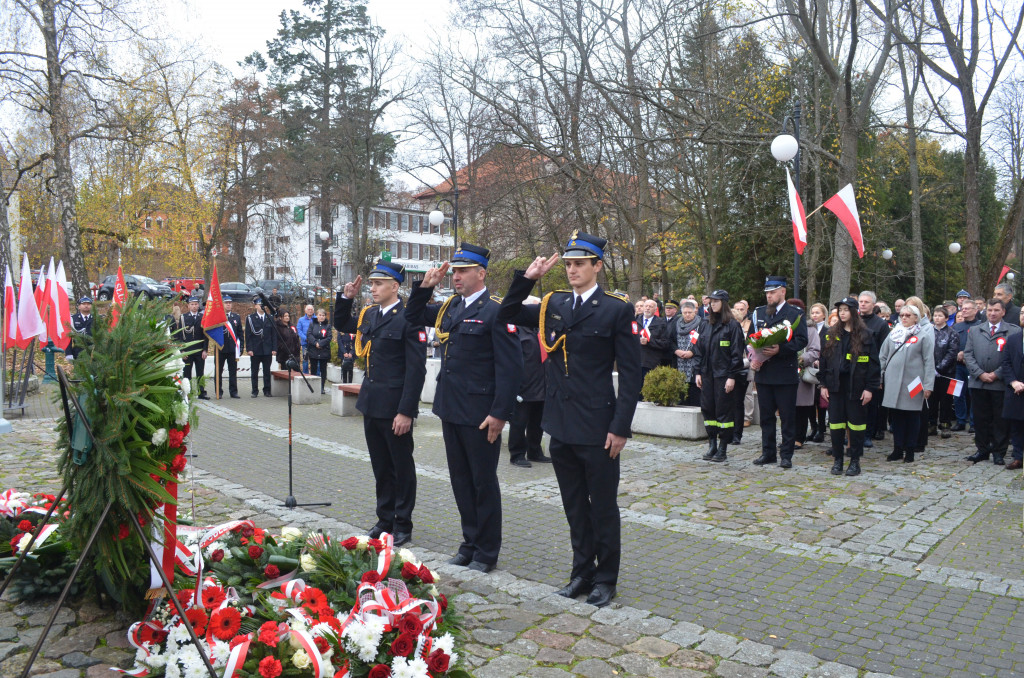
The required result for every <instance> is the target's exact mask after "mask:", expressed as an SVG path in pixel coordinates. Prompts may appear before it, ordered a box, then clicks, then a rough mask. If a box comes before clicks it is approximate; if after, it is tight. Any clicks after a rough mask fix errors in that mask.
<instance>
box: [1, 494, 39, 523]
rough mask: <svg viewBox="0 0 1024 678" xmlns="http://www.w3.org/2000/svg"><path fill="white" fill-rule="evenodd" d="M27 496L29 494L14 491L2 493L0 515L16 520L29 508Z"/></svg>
mask: <svg viewBox="0 0 1024 678" xmlns="http://www.w3.org/2000/svg"><path fill="white" fill-rule="evenodd" d="M27 496H28V494H27V493H25V492H18V491H16V490H13V489H10V490H4V491H3V492H0V515H4V516H7V517H8V518H16V517H17V516H18V515H20V514H21V512H22V511H24V510H25V509H26V508H27V507H28V501H27V500H26V499H25V497H27ZM43 513H45V511H43Z"/></svg>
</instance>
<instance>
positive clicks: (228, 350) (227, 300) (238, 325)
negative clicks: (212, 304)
mask: <svg viewBox="0 0 1024 678" xmlns="http://www.w3.org/2000/svg"><path fill="white" fill-rule="evenodd" d="M232 305H233V304H232V301H231V297H229V296H228V295H226V294H225V295H224V315H225V316H226V317H227V319H228V324H229V325H231V329H232V331H234V333H235V336H236V337H237V338H238V342H239V346H238V350H239V351H240V352H241V351H244V350H245V330H244V329H243V328H242V316H240V315H238V314H237V313H233V312H232V311H231V306H232ZM219 356H220V358H219V360H220V365H219V367H218V369H219V370H220V372H219V374H220V380H221V383H220V384H217V386H218V395H217V399H218V400H220V399H221V398H222V397H223V396H224V378H223V377H224V366H225V365H226V366H227V368H228V393H229V394H230V395H231V397H232V398H237V397H238V359H237V358H236V357H235V340H234V339H232V338H231V335H230V334H228V332H227V331H226V330H225V332H224V348H222V349H221V350H220V352H219Z"/></svg>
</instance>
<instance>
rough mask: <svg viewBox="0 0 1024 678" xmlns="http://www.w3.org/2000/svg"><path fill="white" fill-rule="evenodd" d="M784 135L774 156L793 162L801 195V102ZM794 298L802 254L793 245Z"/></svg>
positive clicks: (787, 121) (774, 144) (774, 147)
mask: <svg viewBox="0 0 1024 678" xmlns="http://www.w3.org/2000/svg"><path fill="white" fill-rule="evenodd" d="M788 124H792V125H793V134H786V133H785V132H786V125H788ZM782 132H783V133H782V134H780V135H779V136H777V137H775V139H774V140H773V141H772V156H774V158H775V159H776V160H778V161H779V162H789V161H790V160H792V161H793V188H794V189H796V194H797V195H800V100H799V99H797V100H796V103H795V104H794V105H793V113H792V114H791V115H788V116H786V118H785V119H784V120H783V121H782ZM793 296H794V297H797V298H799V297H800V253H799V252H797V251H796V242H794V243H793Z"/></svg>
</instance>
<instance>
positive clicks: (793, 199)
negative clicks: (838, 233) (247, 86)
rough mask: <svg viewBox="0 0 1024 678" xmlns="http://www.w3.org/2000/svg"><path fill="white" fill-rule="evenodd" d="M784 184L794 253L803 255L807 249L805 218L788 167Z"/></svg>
mask: <svg viewBox="0 0 1024 678" xmlns="http://www.w3.org/2000/svg"><path fill="white" fill-rule="evenodd" d="M786 183H787V184H788V185H789V216H790V219H792V220H793V242H794V243H795V244H796V253H797V254H803V253H804V248H805V247H807V217H806V215H805V213H804V203H803V201H802V200H800V194H799V193H797V192H796V187H795V186H794V185H793V177H791V176H790V175H789V168H788V167H787V168H786Z"/></svg>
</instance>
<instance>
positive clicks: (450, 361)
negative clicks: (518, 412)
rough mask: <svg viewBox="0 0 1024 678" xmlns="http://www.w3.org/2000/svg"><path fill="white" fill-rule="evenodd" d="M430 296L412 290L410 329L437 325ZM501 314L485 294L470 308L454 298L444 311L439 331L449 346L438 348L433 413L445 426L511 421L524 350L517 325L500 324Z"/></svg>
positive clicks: (429, 292) (425, 290)
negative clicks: (445, 337)
mask: <svg viewBox="0 0 1024 678" xmlns="http://www.w3.org/2000/svg"><path fill="white" fill-rule="evenodd" d="M432 294H433V290H432V289H430V288H423V287H420V286H418V285H417V286H416V288H415V289H414V290H413V292H412V294H411V295H410V296H409V306H408V307H407V308H406V309H405V316H406V318H407V319H408V321H409V322H410V323H411V324H413V325H415V326H417V327H421V326H422V325H424V324H425V323H426V324H430V325H434V324H435V322H436V320H437V316H438V313H440V311H441V305H440V304H429V305H428V303H427V302H429V301H430V297H431V295H432ZM500 308H501V304H500V303H499V302H497V301H495V300H494V299H492V298H491V296H490V295H489V294H488V290H484V292H483V294H481V295H480V296H479V297H477V299H476V301H474V302H473V303H472V304H470V306H469V308H466V307H465V304H464V300H463V298H462V297H461V296H457V297H455V298H453V299H452V300H451V302H450V303H449V304H448V308H447V309H446V310H445V314H444V317H443V318H442V319H441V331H442V332H448V341H446V342H444V343H443V344H442V345H441V370H440V372H439V373H438V377H437V391H436V392H435V395H434V407H433V412H434V414H436V415H437V416H438V417H440V418H441V419H443V420H444V421H446V422H448V423H451V424H458V425H460V426H479V425H480V424H481V423H483V421H484V419H486V418H487V416H488V415H490V416H493V417H495V418H496V419H501V420H502V421H508V419H509V418H510V417H511V416H512V408H513V407H514V406H515V402H516V394H518V393H519V384H520V382H521V381H522V377H523V350H522V349H521V348H520V347H519V338H518V336H517V335H516V327H515V325H514V324H508V323H506V322H503V321H499V320H498V310H499V309H500ZM510 322H511V321H510ZM526 324H529V323H526ZM424 355H426V354H425V353H424Z"/></svg>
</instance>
